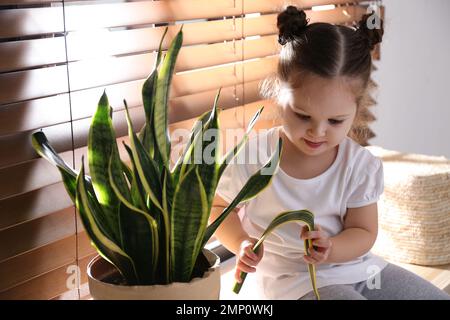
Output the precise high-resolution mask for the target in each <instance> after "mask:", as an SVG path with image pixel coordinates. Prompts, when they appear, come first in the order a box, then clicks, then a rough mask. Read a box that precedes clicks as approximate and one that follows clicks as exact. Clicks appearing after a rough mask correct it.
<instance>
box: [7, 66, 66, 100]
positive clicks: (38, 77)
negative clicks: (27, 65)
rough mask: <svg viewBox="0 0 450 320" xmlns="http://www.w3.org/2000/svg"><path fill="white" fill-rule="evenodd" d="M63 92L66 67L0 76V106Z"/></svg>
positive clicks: (64, 90)
mask: <svg viewBox="0 0 450 320" xmlns="http://www.w3.org/2000/svg"><path fill="white" fill-rule="evenodd" d="M65 92H68V88H67V70H66V66H57V67H51V68H42V69H36V70H28V71H20V72H12V73H4V74H0V105H1V104H7V103H13V102H18V101H24V100H29V99H34V98H41V97H46V96H51V95H55V94H59V93H65Z"/></svg>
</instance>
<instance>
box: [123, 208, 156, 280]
mask: <svg viewBox="0 0 450 320" xmlns="http://www.w3.org/2000/svg"><path fill="white" fill-rule="evenodd" d="M119 221H120V231H121V234H122V242H123V250H124V251H125V252H126V253H127V254H128V255H129V256H130V257H131V258H132V260H133V261H134V264H135V267H136V275H137V281H138V283H139V285H151V284H155V283H157V282H158V279H156V267H157V266H158V256H159V236H158V226H157V224H156V221H155V219H153V218H152V217H151V216H150V215H148V214H147V213H145V212H143V211H142V210H139V209H137V208H133V207H129V206H127V205H126V204H125V203H121V204H120V211H119Z"/></svg>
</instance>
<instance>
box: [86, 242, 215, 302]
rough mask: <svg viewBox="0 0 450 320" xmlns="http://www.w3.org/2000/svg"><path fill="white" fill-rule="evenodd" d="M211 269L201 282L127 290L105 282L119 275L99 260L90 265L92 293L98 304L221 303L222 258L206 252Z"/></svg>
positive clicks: (123, 286)
mask: <svg viewBox="0 0 450 320" xmlns="http://www.w3.org/2000/svg"><path fill="white" fill-rule="evenodd" d="M203 252H204V254H205V256H206V258H207V259H208V261H209V262H210V265H211V267H210V268H209V269H208V270H207V271H206V272H205V274H204V275H203V277H202V278H194V279H192V280H191V281H190V282H186V283H184V282H174V283H171V284H167V285H149V286H125V285H117V284H111V283H107V282H104V281H102V280H103V279H105V278H108V277H110V276H111V275H114V274H118V271H117V269H116V268H115V267H114V266H113V265H111V264H110V263H109V262H107V261H106V260H105V259H103V258H102V257H100V256H97V257H95V258H94V259H92V260H91V262H90V263H89V265H88V270H87V274H88V282H89V290H90V294H91V296H92V298H93V299H95V300H218V299H219V295H220V258H219V257H218V256H217V255H216V254H215V253H213V252H211V251H209V250H206V249H204V251H203Z"/></svg>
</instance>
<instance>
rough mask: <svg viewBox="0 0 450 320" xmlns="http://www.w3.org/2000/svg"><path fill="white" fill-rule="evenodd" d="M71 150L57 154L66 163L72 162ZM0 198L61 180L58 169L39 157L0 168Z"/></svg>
mask: <svg viewBox="0 0 450 320" xmlns="http://www.w3.org/2000/svg"><path fill="white" fill-rule="evenodd" d="M72 153H73V152H72V151H68V152H63V153H60V154H59V155H60V156H61V158H63V159H64V161H66V162H67V163H72ZM0 181H2V182H4V181H8V183H1V184H0V200H3V199H6V198H9V197H12V196H17V195H20V194H23V193H26V192H30V191H33V190H37V189H39V188H42V187H45V186H48V185H51V184H54V183H57V182H60V181H61V175H60V174H59V172H58V170H57V169H55V167H54V166H53V165H52V164H50V163H49V162H48V161H47V160H45V159H42V158H39V159H35V160H32V161H29V162H25V163H20V164H18V165H15V166H12V167H7V168H4V169H0Z"/></svg>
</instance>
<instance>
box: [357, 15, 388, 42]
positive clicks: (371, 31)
mask: <svg viewBox="0 0 450 320" xmlns="http://www.w3.org/2000/svg"><path fill="white" fill-rule="evenodd" d="M358 31H359V32H360V33H361V35H362V36H363V37H364V38H366V39H367V40H368V47H369V49H370V51H372V50H373V48H374V47H375V45H376V44H378V43H380V42H381V40H382V39H383V34H384V29H383V20H382V19H381V18H380V17H378V15H377V14H376V13H375V12H373V13H370V14H369V13H366V14H365V15H363V16H362V18H361V21H359V26H358Z"/></svg>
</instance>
